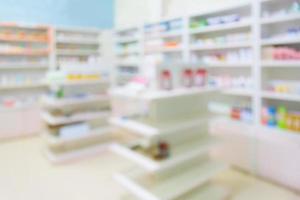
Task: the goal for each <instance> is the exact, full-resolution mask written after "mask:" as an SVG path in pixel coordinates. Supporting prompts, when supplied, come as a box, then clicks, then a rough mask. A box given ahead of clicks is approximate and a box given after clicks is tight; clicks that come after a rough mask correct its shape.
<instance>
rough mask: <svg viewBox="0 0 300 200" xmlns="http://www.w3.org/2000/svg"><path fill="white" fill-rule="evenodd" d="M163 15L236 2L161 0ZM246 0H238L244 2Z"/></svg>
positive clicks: (178, 14)
mask: <svg viewBox="0 0 300 200" xmlns="http://www.w3.org/2000/svg"><path fill="white" fill-rule="evenodd" d="M162 1H164V2H165V3H164V15H165V16H180V15H185V14H191V13H197V12H201V11H203V10H209V9H214V8H216V7H223V6H225V5H228V4H233V3H237V1H236V0H162ZM245 1H248V0H240V1H239V2H245Z"/></svg>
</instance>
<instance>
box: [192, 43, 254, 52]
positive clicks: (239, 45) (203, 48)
mask: <svg viewBox="0 0 300 200" xmlns="http://www.w3.org/2000/svg"><path fill="white" fill-rule="evenodd" d="M250 47H251V43H249V42H240V43H230V44H212V45H192V46H191V47H190V49H191V50H192V51H207V50H223V49H237V48H250Z"/></svg>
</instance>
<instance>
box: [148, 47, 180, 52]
mask: <svg viewBox="0 0 300 200" xmlns="http://www.w3.org/2000/svg"><path fill="white" fill-rule="evenodd" d="M182 50H183V48H182V47H181V46H178V47H161V48H154V49H147V48H146V49H145V53H146V54H150V53H157V52H158V53H168V52H180V51H182Z"/></svg>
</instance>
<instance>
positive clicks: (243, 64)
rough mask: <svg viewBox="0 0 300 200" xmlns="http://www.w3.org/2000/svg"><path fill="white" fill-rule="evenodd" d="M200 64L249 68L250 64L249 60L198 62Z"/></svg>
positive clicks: (204, 65) (215, 66) (213, 66)
mask: <svg viewBox="0 0 300 200" xmlns="http://www.w3.org/2000/svg"><path fill="white" fill-rule="evenodd" d="M198 65H200V66H203V67H207V68H250V67H251V66H252V63H251V62H239V61H238V62H211V63H205V62H199V64H198Z"/></svg>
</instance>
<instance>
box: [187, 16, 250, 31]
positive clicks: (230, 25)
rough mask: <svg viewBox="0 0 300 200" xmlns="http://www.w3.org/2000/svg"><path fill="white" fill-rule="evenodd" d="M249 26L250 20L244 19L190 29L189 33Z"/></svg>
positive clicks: (237, 28)
mask: <svg viewBox="0 0 300 200" xmlns="http://www.w3.org/2000/svg"><path fill="white" fill-rule="evenodd" d="M250 27H251V20H250V19H246V20H242V21H239V22H234V23H228V24H220V25H213V26H207V27H205V28H199V29H192V30H190V34H203V33H209V32H217V31H218V32H221V31H229V30H239V29H244V28H250Z"/></svg>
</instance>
